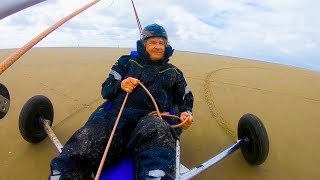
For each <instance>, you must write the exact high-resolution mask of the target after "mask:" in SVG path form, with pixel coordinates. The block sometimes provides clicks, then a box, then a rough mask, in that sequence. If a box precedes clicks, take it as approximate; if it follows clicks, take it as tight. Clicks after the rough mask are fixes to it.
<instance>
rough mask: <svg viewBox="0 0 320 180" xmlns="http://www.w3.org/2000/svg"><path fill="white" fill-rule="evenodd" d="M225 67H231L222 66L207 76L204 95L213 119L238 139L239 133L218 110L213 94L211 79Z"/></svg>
mask: <svg viewBox="0 0 320 180" xmlns="http://www.w3.org/2000/svg"><path fill="white" fill-rule="evenodd" d="M223 69H229V68H222V69H218V70H215V71H212V72H210V73H209V74H208V75H207V77H206V78H205V81H204V86H203V87H204V96H205V101H206V103H207V105H208V107H209V111H210V116H211V118H212V119H213V120H215V121H216V122H217V123H218V125H219V126H220V127H221V128H222V129H223V130H224V131H226V133H227V134H228V135H230V136H231V137H232V138H234V139H237V135H236V132H235V131H234V130H233V129H232V128H231V125H230V123H229V122H228V121H226V120H225V119H224V118H223V117H222V115H221V113H220V112H219V111H218V108H217V106H216V104H215V103H214V102H215V99H214V96H213V88H212V85H211V82H213V80H212V81H211V78H212V77H213V75H214V74H215V73H217V72H218V71H221V70H223Z"/></svg>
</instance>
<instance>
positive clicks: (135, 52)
mask: <svg viewBox="0 0 320 180" xmlns="http://www.w3.org/2000/svg"><path fill="white" fill-rule="evenodd" d="M130 56H133V57H137V56H138V51H136V50H132V51H131V52H130Z"/></svg>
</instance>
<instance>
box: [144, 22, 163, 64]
mask: <svg viewBox="0 0 320 180" xmlns="http://www.w3.org/2000/svg"><path fill="white" fill-rule="evenodd" d="M141 40H142V41H143V44H144V46H145V48H146V51H147V53H148V54H149V56H150V59H151V60H152V61H159V60H162V59H163V56H164V52H165V49H166V46H167V45H168V36H167V32H166V30H165V29H164V28H163V27H162V26H160V25H158V24H151V25H148V26H146V27H145V28H144V29H143V31H142V33H141Z"/></svg>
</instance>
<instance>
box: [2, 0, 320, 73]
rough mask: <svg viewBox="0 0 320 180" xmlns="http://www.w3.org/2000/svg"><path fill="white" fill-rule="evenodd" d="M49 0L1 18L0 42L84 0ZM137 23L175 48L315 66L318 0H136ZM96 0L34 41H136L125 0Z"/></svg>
mask: <svg viewBox="0 0 320 180" xmlns="http://www.w3.org/2000/svg"><path fill="white" fill-rule="evenodd" d="M89 2H90V1H84V0H68V1H63V0H48V1H46V2H43V3H40V4H38V5H35V6H34V7H31V8H28V9H25V10H23V11H21V12H18V13H16V14H14V15H11V16H9V17H7V18H4V19H2V20H0V40H1V41H0V49H5V48H19V47H21V46H23V45H24V44H25V43H27V42H28V41H29V40H31V39H32V38H33V37H35V36H36V35H38V34H39V33H41V32H42V31H43V30H45V29H46V28H47V27H49V26H50V25H52V24H54V23H55V22H57V21H58V20H60V19H61V18H63V17H64V16H66V15H68V14H69V13H71V12H73V11H74V10H76V9H78V8H80V7H81V6H83V5H85V4H87V3H89ZM134 2H135V5H136V8H137V11H138V14H139V18H140V21H141V24H142V26H145V25H148V24H151V23H159V24H161V25H163V26H164V27H165V28H166V29H167V31H168V35H169V40H170V42H171V44H172V46H173V47H174V48H175V49H177V50H183V51H193V52H201V53H210V54H218V55H226V56H234V57H242V58H248V59H255V60H262V61H269V62H276V63H280V64H288V65H294V66H299V67H303V68H308V69H314V70H317V71H320V55H319V53H318V49H319V48H320V34H319V30H320V21H319V20H318V19H317V10H318V8H319V7H320V1H316V0H281V1H279V0H255V1H254V0H251V1H250V0H237V1H234V0H184V1H172V0H161V1H159V0H149V1H142V0H135V1H134ZM110 4H111V1H106V0H104V1H101V2H99V3H98V4H96V5H94V6H93V7H91V8H89V9H88V10H87V11H85V12H83V13H82V14H80V15H78V16H77V17H75V18H74V19H72V20H71V21H70V22H68V23H66V24H65V25H63V26H62V27H60V28H59V29H58V30H57V31H56V32H54V33H52V34H50V35H49V36H48V37H47V38H45V39H44V40H43V41H41V42H40V43H39V44H38V45H37V46H38V47H51V46H85V47H86V46H88V47H135V42H136V40H137V39H138V38H139V31H138V28H137V24H136V20H135V17H134V13H133V9H132V6H131V2H130V1H129V0H114V3H113V4H112V6H111V7H110V8H109V5H110Z"/></svg>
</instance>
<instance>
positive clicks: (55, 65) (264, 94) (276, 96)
mask: <svg viewBox="0 0 320 180" xmlns="http://www.w3.org/2000/svg"><path fill="white" fill-rule="evenodd" d="M12 52H14V50H0V58H1V59H4V58H5V57H7V56H8V55H10V54H11V53H12ZM129 52H130V49H119V48H35V49H32V50H31V51H29V52H28V53H27V54H26V55H24V56H23V57H22V58H21V59H20V60H19V61H18V62H16V63H15V64H14V65H13V66H12V67H11V68H9V69H8V70H7V71H6V72H5V73H3V74H2V75H1V83H3V84H5V85H6V86H7V88H8V89H9V91H10V95H11V99H12V100H11V109H10V111H9V113H8V115H7V116H6V117H5V118H4V119H2V120H0V139H1V148H0V179H6V180H8V179H46V178H47V176H48V173H49V162H50V160H51V159H52V158H53V157H54V156H56V155H57V151H56V149H55V148H54V146H53V145H52V144H51V142H50V140H49V139H45V140H44V141H43V142H41V143H39V144H36V145H33V144H29V143H27V142H26V141H24V140H23V139H22V137H21V136H20V133H19V128H18V118H19V113H20V111H21V108H22V106H23V105H24V103H25V102H26V101H27V100H28V99H29V98H31V97H32V96H34V95H38V94H42V95H45V96H47V97H49V98H50V99H51V101H52V103H53V106H54V111H55V118H54V131H55V133H56V135H57V136H58V137H59V139H60V141H61V142H62V143H63V144H64V143H65V142H66V140H67V139H68V138H69V137H70V136H71V135H72V134H73V132H74V131H75V130H76V129H78V128H79V127H81V126H82V125H83V124H84V123H85V122H86V120H87V118H88V116H89V115H90V114H91V113H92V112H93V111H94V110H95V108H96V107H97V106H98V105H100V103H102V102H103V100H102V98H101V96H100V88H101V84H102V82H103V81H104V80H105V78H106V77H107V75H108V73H109V70H110V68H111V66H112V64H113V63H114V62H115V61H116V60H117V59H118V57H119V56H120V55H121V54H127V53H129ZM171 62H172V63H174V64H175V65H177V66H178V67H179V68H180V69H181V70H183V72H184V75H185V77H186V79H187V80H188V83H189V85H190V87H191V89H192V91H193V94H194V96H195V107H194V119H195V123H194V124H193V126H192V127H191V128H190V129H189V130H188V131H185V132H184V133H183V135H182V142H181V145H182V149H181V151H182V163H183V164H184V165H186V166H187V167H189V168H192V167H195V166H197V165H199V164H201V163H202V162H204V161H205V160H207V159H209V158H211V157H213V156H214V155H216V154H218V153H219V152H221V151H223V150H224V149H226V148H227V147H229V146H230V145H232V144H233V143H234V142H235V140H236V136H235V135H236V127H237V123H238V120H239V118H240V117H241V116H242V115H243V114H245V113H247V112H250V113H254V114H256V115H257V116H259V117H260V118H261V120H262V121H263V123H264V124H265V126H266V128H267V131H268V134H269V140H270V152H269V157H268V159H267V160H266V162H265V163H264V164H262V165H261V166H258V167H252V166H250V165H248V164H247V163H246V162H245V160H244V159H243V157H242V154H241V152H240V151H237V152H236V153H235V154H233V155H231V156H230V157H228V158H226V159H225V160H223V161H222V162H220V163H219V164H218V165H215V166H214V167H212V168H210V169H209V170H207V171H206V172H204V173H202V174H201V175H200V176H199V177H198V178H197V179H319V178H320V172H319V171H318V167H317V165H318V162H319V161H320V155H319V153H318V150H320V145H319V143H318V142H319V138H320V131H319V130H318V129H319V127H318V125H319V120H320V113H319V109H320V93H319V92H320V83H319V82H320V72H316V71H310V70H306V69H301V68H296V67H289V66H284V65H278V64H271V63H265V62H259V61H251V60H245V59H238V58H231V57H224V56H215V55H208V54H197V53H190V52H179V51H176V52H175V54H174V56H173V57H172V58H171Z"/></svg>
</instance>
